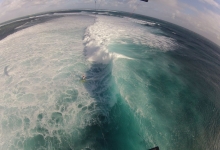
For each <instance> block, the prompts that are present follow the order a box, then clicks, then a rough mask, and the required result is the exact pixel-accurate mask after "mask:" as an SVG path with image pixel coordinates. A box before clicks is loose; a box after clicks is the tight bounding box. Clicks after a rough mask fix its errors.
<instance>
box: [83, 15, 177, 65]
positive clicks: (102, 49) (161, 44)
mask: <svg viewBox="0 0 220 150" xmlns="http://www.w3.org/2000/svg"><path fill="white" fill-rule="evenodd" d="M136 22H137V21H136ZM136 22H135V23H134V19H132V20H131V19H127V18H118V17H110V16H102V15H100V16H97V19H96V21H95V23H94V24H93V25H91V26H90V27H88V28H87V30H86V33H85V36H84V43H85V54H86V57H87V59H88V60H89V61H94V62H100V63H108V62H109V61H110V60H112V59H114V57H115V56H116V57H117V55H118V54H117V52H114V53H112V52H109V51H108V45H109V44H110V43H111V42H115V41H121V40H120V39H122V38H123V39H128V40H131V41H133V43H135V44H138V45H139V44H142V45H146V46H149V47H152V48H158V49H160V50H162V51H169V50H173V48H174V47H175V41H174V40H173V39H171V38H167V37H165V36H161V35H160V36H159V35H155V34H154V33H152V31H151V30H152V29H149V28H147V27H143V26H140V25H138V24H137V23H136ZM139 22H140V21H139ZM145 23H147V22H145ZM152 24H153V23H152Z"/></svg>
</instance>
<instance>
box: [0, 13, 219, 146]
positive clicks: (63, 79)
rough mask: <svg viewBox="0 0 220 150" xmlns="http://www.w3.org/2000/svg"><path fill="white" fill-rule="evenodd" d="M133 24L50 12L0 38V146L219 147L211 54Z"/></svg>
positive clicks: (172, 32)
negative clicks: (83, 77)
mask: <svg viewBox="0 0 220 150" xmlns="http://www.w3.org/2000/svg"><path fill="white" fill-rule="evenodd" d="M54 16H56V17H54ZM116 16H117V17H116ZM125 16H126V17H125ZM51 17H53V19H51ZM133 17H135V18H133V19H131V18H129V17H128V14H124V13H113V12H107V13H106V14H105V15H101V14H99V15H98V14H97V15H92V14H90V13H85V12H83V13H73V14H66V15H65V14H59V13H55V14H50V15H49V16H48V15H46V17H45V16H41V17H36V18H37V19H35V18H34V19H33V20H31V21H30V20H28V21H27V22H28V23H26V24H25V26H24V25H23V26H21V27H19V28H17V31H16V32H14V33H13V34H10V35H8V36H7V37H4V38H3V39H2V40H1V41H0V49H1V50H2V51H1V55H0V62H1V63H0V64H1V65H0V69H1V70H2V72H3V71H4V69H5V67H6V66H8V68H7V72H8V75H9V76H7V75H6V74H4V72H3V73H2V76H1V79H0V82H1V86H0V91H1V92H0V93H1V94H0V102H1V103H0V112H1V113H0V114H1V115H0V127H1V128H0V138H1V139H2V140H1V142H0V149H9V150H14V149H16V150H17V149H22V150H23V149H24V150H30V149H33V150H35V149H36V150H42V149H51V150H52V149H57V150H61V149H62V150H70V149H74V150H81V149H85V150H90V149H91V150H93V149H96V150H97V149H100V150H104V149H106V150H122V149H126V150H142V149H143V150H145V149H149V148H152V147H155V146H159V147H160V149H161V150H176V149H178V150H186V149H193V150H202V149H204V150H205V149H213V150H215V149H216V150H217V149H219V148H220V145H219V139H220V137H219V135H220V134H219V133H220V132H219V123H220V119H219V118H220V117H219V116H220V112H219V110H220V103H219V98H220V94H219V91H220V88H219V85H220V84H219V81H220V80H219V74H220V62H219V60H220V59H219V56H220V55H219V54H220V51H219V50H220V48H219V47H218V46H216V45H215V44H213V43H211V42H210V41H208V40H206V39H204V38H203V37H200V36H198V35H196V34H195V33H192V32H190V31H187V30H185V29H183V28H181V27H178V26H175V25H172V24H169V23H166V22H162V21H159V20H156V19H153V18H147V17H143V16H133ZM47 19H48V20H47ZM41 20H43V21H42V22H41V23H40V21H41ZM45 20H46V21H45ZM35 21H37V23H35ZM30 23H31V25H30V26H28V25H29V24H30ZM20 28H21V29H20ZM82 75H85V76H86V80H85V81H82V80H81V76H82Z"/></svg>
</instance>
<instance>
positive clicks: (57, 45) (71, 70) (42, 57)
mask: <svg viewBox="0 0 220 150" xmlns="http://www.w3.org/2000/svg"><path fill="white" fill-rule="evenodd" d="M92 22H93V18H91V17H85V16H71V17H63V18H59V19H54V20H51V21H49V22H45V23H41V24H38V25H35V26H32V27H29V28H26V29H23V30H20V31H18V32H16V33H14V34H11V35H9V36H7V37H6V38H4V39H3V40H1V41H0V49H1V51H0V70H2V74H1V76H0V139H1V140H0V149H9V147H10V145H11V144H17V142H18V141H20V143H24V140H25V139H28V138H29V139H30V138H32V137H34V136H36V135H39V134H41V135H42V136H43V137H44V138H45V139H46V137H57V139H60V137H59V136H60V135H58V134H56V131H63V132H64V134H69V133H71V132H72V131H74V130H76V127H77V128H83V127H84V125H85V124H86V122H85V120H84V119H87V120H89V119H91V116H90V111H89V110H88V109H86V107H88V106H89V105H91V104H92V103H94V102H95V100H94V99H93V98H91V97H90V95H89V93H88V91H87V90H86V89H85V87H84V86H83V84H82V83H81V82H80V81H79V79H80V76H81V75H82V74H83V72H85V71H86V70H88V68H89V67H90V66H89V64H88V63H87V62H86V61H85V59H84V56H83V54H82V50H83V43H82V37H83V34H84V29H85V28H86V27H87V26H88V25H90V24H91V23H92ZM7 65H8V74H9V76H5V75H3V71H4V67H5V66H7ZM84 107H85V109H82V108H84ZM41 114H42V118H41V117H39V115H41ZM54 116H55V117H56V116H58V117H60V118H61V122H59V123H55V122H54V119H53V117H54ZM82 116H86V118H82ZM39 118H41V119H39ZM25 120H26V121H25ZM51 122H54V123H51ZM37 128H42V129H44V130H45V131H47V132H43V131H42V133H39V131H37Z"/></svg>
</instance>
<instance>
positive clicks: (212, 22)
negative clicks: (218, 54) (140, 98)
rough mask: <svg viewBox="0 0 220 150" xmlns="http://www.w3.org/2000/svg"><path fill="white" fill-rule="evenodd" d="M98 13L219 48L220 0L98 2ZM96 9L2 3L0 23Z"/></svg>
mask: <svg viewBox="0 0 220 150" xmlns="http://www.w3.org/2000/svg"><path fill="white" fill-rule="evenodd" d="M97 7H98V8H99V9H108V10H120V11H127V12H132V11H134V12H135V13H140V14H144V15H147V16H151V17H154V18H159V19H162V20H166V21H168V22H172V23H175V24H178V25H180V26H183V27H185V28H188V29H190V30H192V31H194V32H197V33H199V34H201V35H203V36H204V37H206V38H208V39H210V40H212V41H213V42H215V43H217V44H218V45H220V0H149V2H148V3H145V2H141V1H140V0H97ZM76 8H90V9H94V8H95V0H0V23H2V22H4V21H7V20H10V19H14V18H17V17H21V16H26V15H30V14H34V13H38V12H44V11H50V10H60V9H76Z"/></svg>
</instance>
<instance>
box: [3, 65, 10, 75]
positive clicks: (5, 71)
mask: <svg viewBox="0 0 220 150" xmlns="http://www.w3.org/2000/svg"><path fill="white" fill-rule="evenodd" d="M7 69H8V66H6V67H5V68H4V74H5V75H6V76H9V75H8V71H7Z"/></svg>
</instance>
